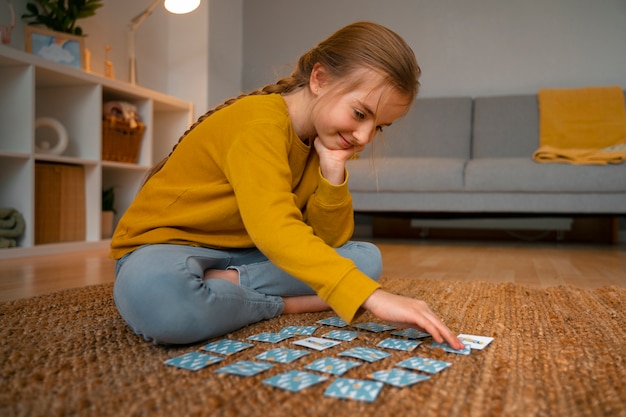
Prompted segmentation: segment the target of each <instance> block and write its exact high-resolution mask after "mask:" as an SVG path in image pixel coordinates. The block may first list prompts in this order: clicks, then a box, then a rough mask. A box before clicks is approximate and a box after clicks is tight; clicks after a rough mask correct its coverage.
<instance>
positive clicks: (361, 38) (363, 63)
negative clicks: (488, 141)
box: [146, 22, 421, 181]
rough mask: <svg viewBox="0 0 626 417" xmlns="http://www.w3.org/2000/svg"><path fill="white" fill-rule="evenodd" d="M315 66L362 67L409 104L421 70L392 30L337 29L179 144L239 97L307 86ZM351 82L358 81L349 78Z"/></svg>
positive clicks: (344, 75)
mask: <svg viewBox="0 0 626 417" xmlns="http://www.w3.org/2000/svg"><path fill="white" fill-rule="evenodd" d="M316 63H320V64H322V66H323V67H324V68H325V69H326V70H327V71H328V72H329V73H330V74H331V76H332V77H333V78H335V79H338V80H339V79H345V80H348V79H351V77H350V76H351V75H352V74H354V73H355V72H356V71H358V70H362V69H363V68H367V69H371V70H374V71H376V72H378V73H380V74H381V75H382V76H383V79H384V82H385V83H387V84H388V85H390V86H391V87H393V88H394V89H395V90H396V91H398V92H399V93H400V94H402V95H403V96H405V97H406V98H407V99H408V102H409V103H412V102H413V100H414V99H415V96H416V95H417V91H418V89H419V81H418V80H419V77H420V75H421V70H420V68H419V66H418V64H417V61H416V59H415V54H414V53H413V50H412V49H411V48H410V47H409V45H408V44H407V43H406V42H405V41H404V39H402V38H401V37H400V36H399V35H398V34H396V33H395V32H393V31H392V30H390V29H388V28H386V27H384V26H381V25H379V24H376V23H372V22H357V23H353V24H351V25H348V26H345V27H344V28H342V29H339V30H338V31H336V32H335V33H333V34H332V35H331V36H329V37H328V38H327V39H326V40H324V41H322V42H320V43H319V44H318V45H317V46H315V47H314V48H313V49H311V50H309V51H308V52H307V53H305V54H304V55H302V56H301V57H300V59H299V60H298V63H297V64H296V67H295V68H294V70H293V72H292V73H291V75H290V76H288V77H285V78H281V79H279V80H278V81H276V82H275V83H274V84H269V85H266V86H265V87H262V88H260V89H258V90H256V91H252V92H249V93H247V94H241V95H239V96H238V97H235V98H231V99H228V100H226V101H225V102H224V103H222V104H220V105H218V106H217V107H215V108H213V109H211V110H209V111H208V112H206V113H205V114H203V115H202V116H200V117H199V118H198V120H197V121H196V122H195V123H194V124H193V125H191V127H189V129H187V131H186V132H185V133H184V134H183V135H182V136H181V137H180V139H179V140H178V143H180V141H182V140H183V139H184V138H185V136H187V134H189V132H191V131H192V130H193V129H194V128H195V127H196V126H197V125H199V124H200V123H202V122H203V121H204V120H205V119H206V118H207V117H209V116H211V115H212V114H213V113H215V112H216V111H219V110H221V109H223V108H224V107H227V106H229V105H231V104H233V103H234V102H236V101H237V100H239V99H240V98H243V97H247V96H253V95H266V94H287V93H290V92H292V91H295V90H297V89H300V88H302V87H305V86H307V85H308V84H309V79H310V75H311V71H312V70H313V67H314V65H315V64H316ZM352 80H353V81H352V82H353V83H358V82H359V80H358V79H354V78H352ZM178 143H177V144H176V145H174V147H173V148H172V151H171V152H170V154H169V155H168V156H167V157H165V158H164V159H163V160H162V161H160V162H159V163H158V164H156V165H155V166H154V167H153V168H152V169H151V170H150V172H149V173H148V176H147V178H146V181H147V180H148V179H150V178H151V177H152V176H153V175H154V174H156V173H157V172H158V171H159V170H160V169H161V168H162V167H163V165H165V162H166V161H167V159H168V158H169V156H170V155H171V154H172V152H174V150H175V149H176V146H178Z"/></svg>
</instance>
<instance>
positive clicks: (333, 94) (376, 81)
mask: <svg viewBox="0 0 626 417" xmlns="http://www.w3.org/2000/svg"><path fill="white" fill-rule="evenodd" d="M367 72H368V73H366V74H365V75H366V76H365V77H363V78H361V79H364V80H365V81H364V82H362V83H359V84H358V85H357V87H356V88H354V89H352V90H349V91H342V90H341V86H340V85H339V83H336V84H335V83H331V84H327V85H326V86H325V85H324V84H322V85H321V86H320V87H316V86H312V89H313V92H314V94H317V100H318V101H317V102H316V103H315V106H314V108H313V111H312V112H311V123H312V126H313V128H314V130H315V136H317V140H320V141H321V142H322V144H323V145H324V147H326V148H327V149H330V150H348V149H352V150H353V151H354V152H360V151H362V150H363V149H364V148H365V145H367V144H368V143H370V142H371V141H372V140H373V139H374V137H375V136H376V133H378V132H381V131H382V130H383V129H384V128H385V127H387V126H389V125H391V124H392V123H393V122H394V121H395V120H396V119H398V118H399V117H400V116H402V115H403V114H404V113H405V112H406V110H407V108H408V105H409V103H408V100H407V99H406V97H405V96H403V95H401V94H400V93H399V92H397V91H396V90H394V89H393V88H391V87H390V86H389V85H387V84H385V83H383V78H382V76H381V75H380V74H378V73H376V72H374V71H369V70H368V71H367ZM333 87H335V88H333ZM336 87H339V91H342V92H337V91H338V89H337V88H336ZM316 88H317V89H318V90H317V92H315V89H316Z"/></svg>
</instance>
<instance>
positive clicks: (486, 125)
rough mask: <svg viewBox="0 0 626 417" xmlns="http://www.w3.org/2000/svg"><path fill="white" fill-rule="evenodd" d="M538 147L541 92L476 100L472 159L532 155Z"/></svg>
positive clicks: (529, 156)
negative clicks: (538, 93) (539, 99)
mask: <svg viewBox="0 0 626 417" xmlns="http://www.w3.org/2000/svg"><path fill="white" fill-rule="evenodd" d="M538 147H539V106H538V102H537V95H510V96H500V97H478V98H476V99H475V100H474V124H473V138H472V158H514V157H528V158H531V157H532V155H533V152H535V151H536V150H537V148H538Z"/></svg>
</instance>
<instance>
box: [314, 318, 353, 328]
mask: <svg viewBox="0 0 626 417" xmlns="http://www.w3.org/2000/svg"><path fill="white" fill-rule="evenodd" d="M317 322H318V323H320V324H325V325H327V326H334V327H346V326H347V325H348V323H346V322H345V321H344V320H343V319H342V318H339V317H329V318H327V319H322V320H318V321H317Z"/></svg>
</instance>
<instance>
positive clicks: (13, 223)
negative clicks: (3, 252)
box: [0, 207, 25, 248]
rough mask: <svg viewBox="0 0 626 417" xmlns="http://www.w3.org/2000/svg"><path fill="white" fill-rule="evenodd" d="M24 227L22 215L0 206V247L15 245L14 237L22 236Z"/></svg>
mask: <svg viewBox="0 0 626 417" xmlns="http://www.w3.org/2000/svg"><path fill="white" fill-rule="evenodd" d="M24 229H25V223H24V217H23V216H22V214H21V213H20V212H19V211H17V210H15V209H13V208H3V207H0V248H12V247H15V246H17V241H16V240H15V239H14V238H17V237H20V236H22V234H23V233H24Z"/></svg>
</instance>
